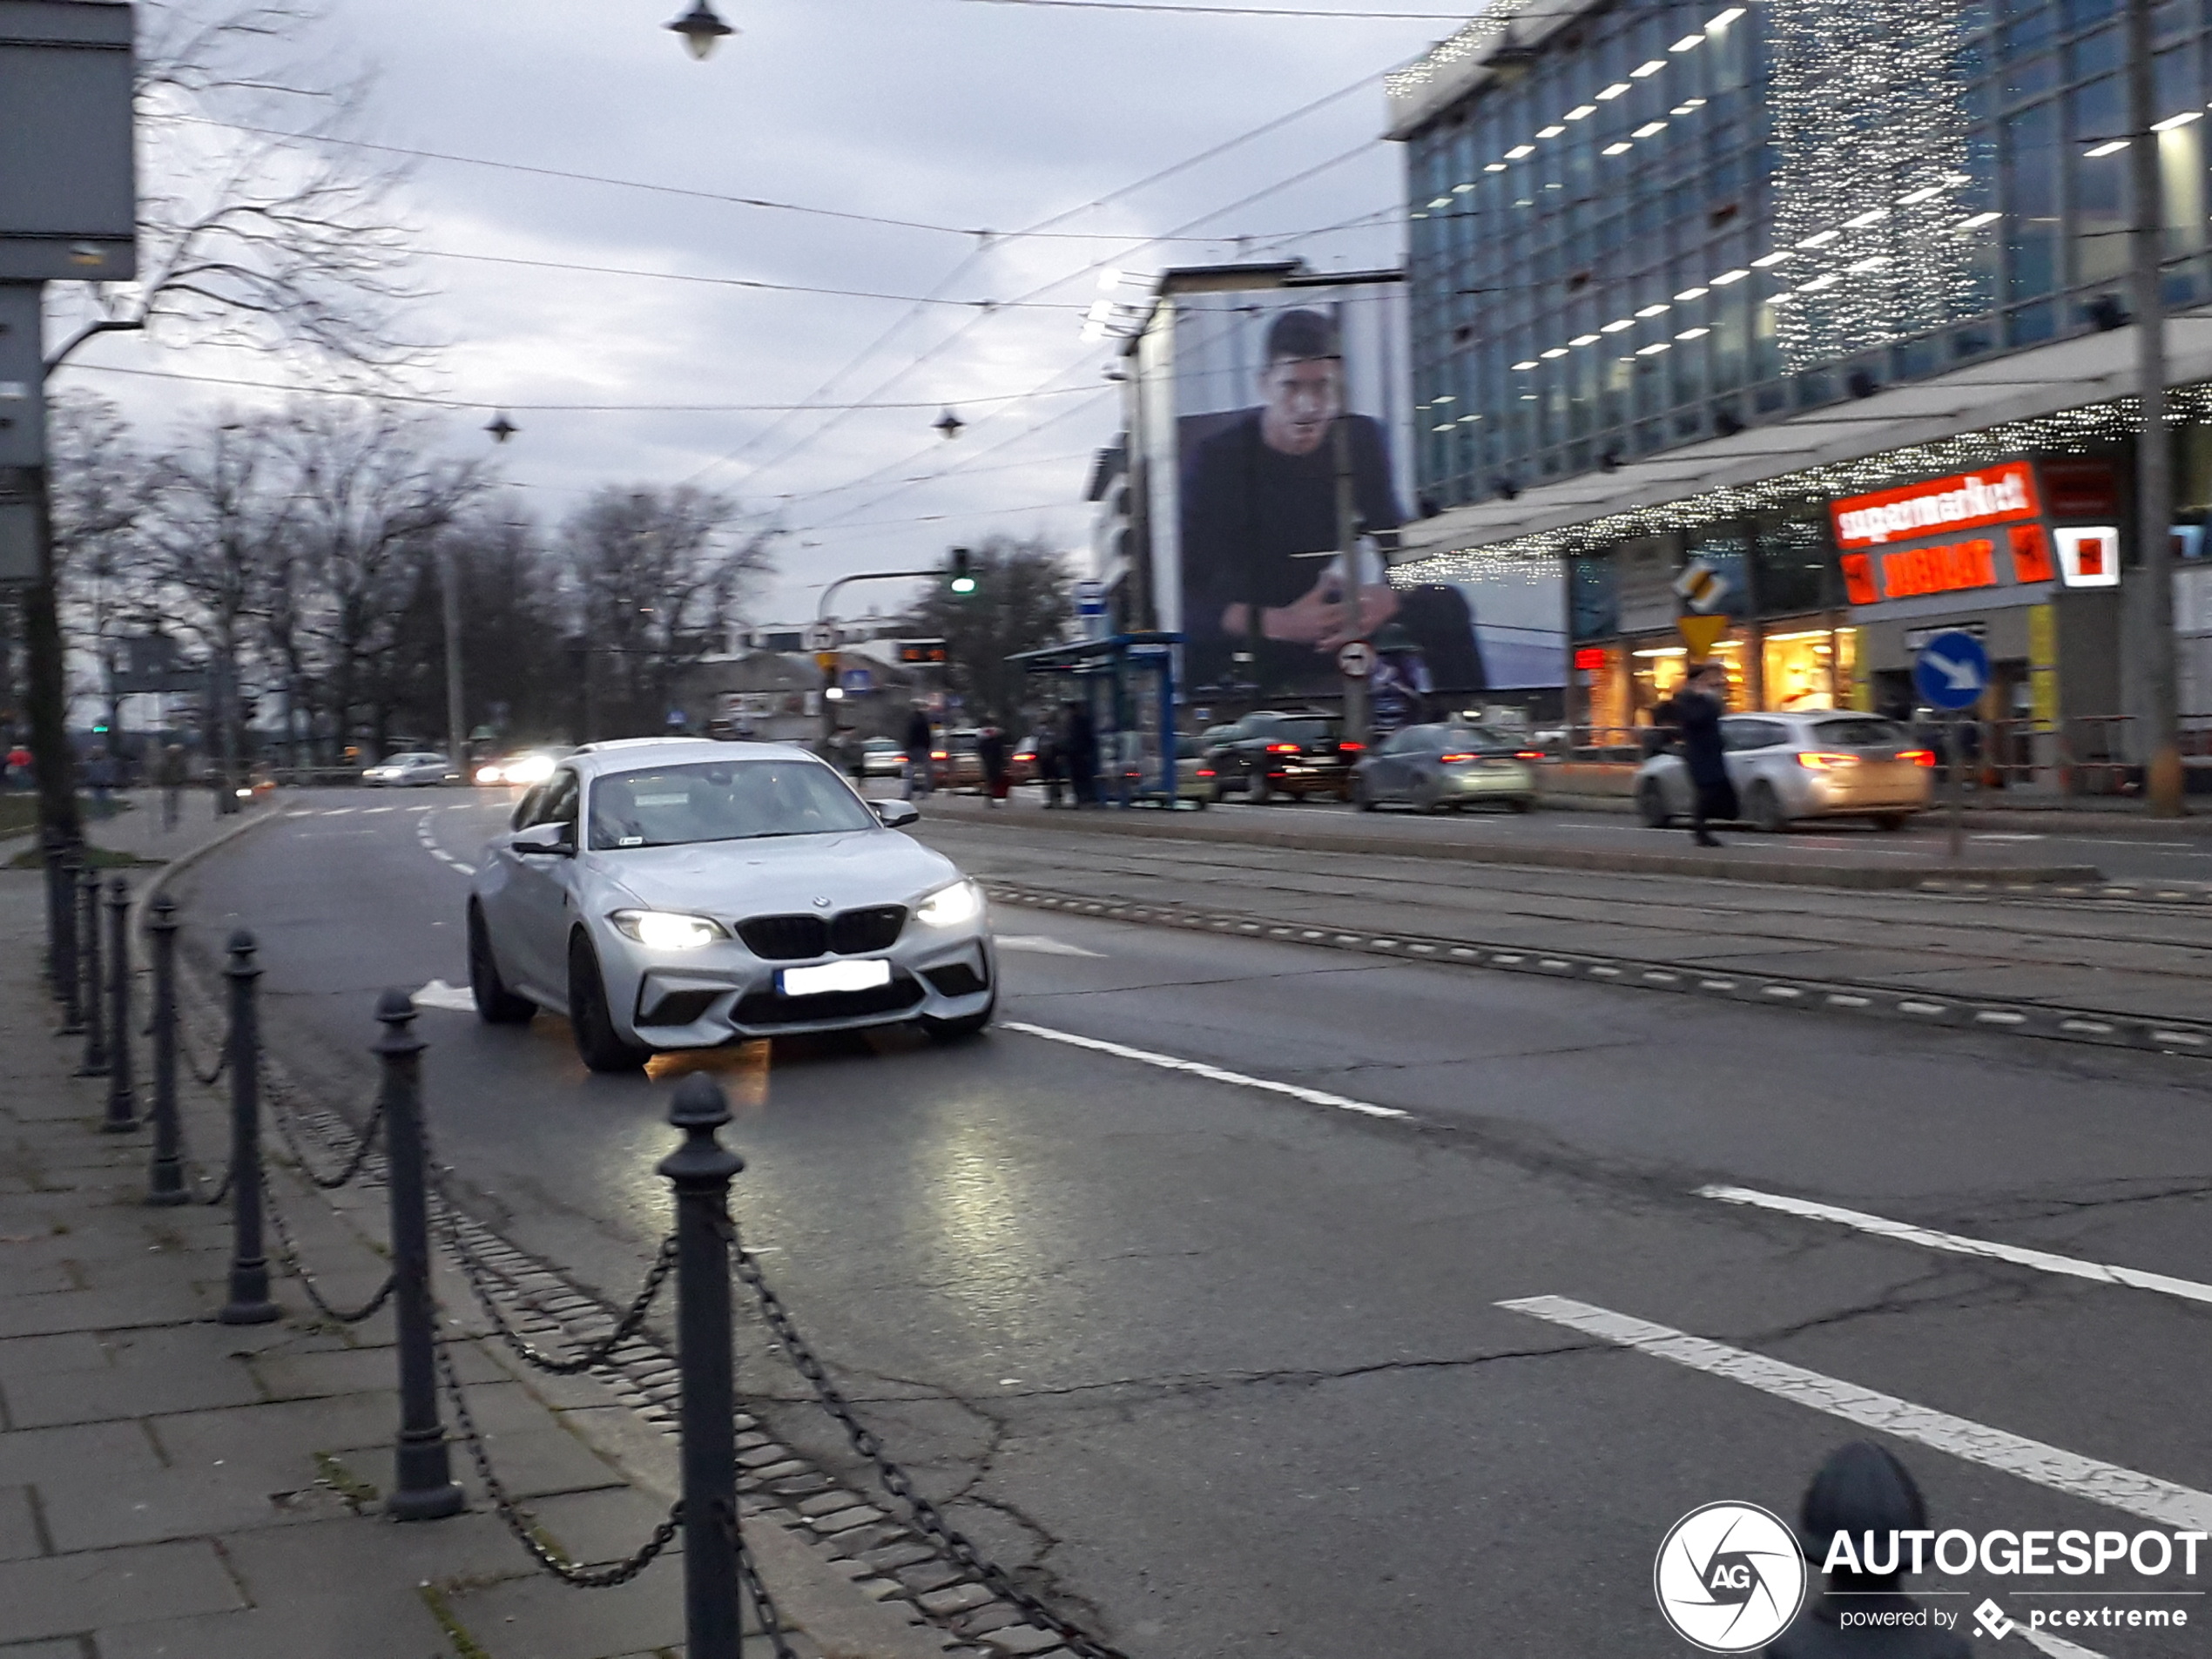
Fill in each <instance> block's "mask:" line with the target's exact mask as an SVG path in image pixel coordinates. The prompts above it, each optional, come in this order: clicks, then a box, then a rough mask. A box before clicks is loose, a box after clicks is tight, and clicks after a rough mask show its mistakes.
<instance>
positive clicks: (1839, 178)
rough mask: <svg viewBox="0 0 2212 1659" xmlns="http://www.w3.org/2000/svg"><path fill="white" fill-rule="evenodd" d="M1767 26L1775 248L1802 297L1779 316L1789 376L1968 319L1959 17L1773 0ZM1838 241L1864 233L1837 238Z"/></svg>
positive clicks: (1893, 5)
mask: <svg viewBox="0 0 2212 1659" xmlns="http://www.w3.org/2000/svg"><path fill="white" fill-rule="evenodd" d="M1761 10H1763V11H1764V14H1765V20H1766V44H1767V61H1768V69H1767V110H1768V118H1769V120H1770V123H1771V132H1772V143H1773V145H1774V148H1775V155H1776V164H1777V165H1776V170H1775V176H1774V185H1773V195H1772V198H1771V199H1772V201H1773V204H1774V206H1773V212H1774V229H1773V236H1774V246H1775V247H1776V248H1777V249H1784V248H1787V249H1789V250H1791V254H1792V256H1793V260H1794V262H1793V263H1792V264H1791V266H1790V267H1789V272H1788V274H1789V275H1790V277H1791V279H1793V280H1794V281H1795V284H1796V293H1794V294H1793V295H1792V296H1791V303H1789V304H1786V305H1779V306H1777V307H1776V309H1775V311H1774V326H1775V331H1776V338H1777V342H1778V343H1779V345H1780V346H1781V348H1782V358H1783V363H1784V368H1785V369H1786V370H1787V371H1788V372H1791V373H1795V372H1797V370H1800V369H1804V368H1811V367H1813V366H1815V365H1817V364H1820V363H1828V362H1833V361H1836V360H1837V359H1838V358H1839V357H1844V356H1848V355H1849V354H1851V353H1853V352H1858V351H1864V350H1865V349H1867V348H1868V347H1873V346H1880V345H1885V344H1887V343H1888V342H1889V341H1893V340H1900V339H1904V338H1905V337H1907V336H1909V335H1912V334H1925V333H1927V332H1929V331H1931V330H1932V329H1935V328H1939V327H1942V326H1943V325H1944V324H1945V323H1946V322H1948V321H1950V320H1952V319H1953V318H1954V317H1957V316H1959V315H1962V314H1966V313H1968V312H1970V311H1972V310H1973V309H1974V307H1973V304H1972V302H1971V301H1972V294H1971V287H1970V285H1971V282H1972V271H1971V266H1970V245H1969V243H1968V242H1967V241H1966V239H1964V238H1962V237H1961V236H1960V235H1959V233H1958V229H1957V225H1958V220H1959V213H1960V211H1961V210H1960V208H1959V205H1958V204H1959V196H1958V193H1957V192H1958V190H1959V186H1961V185H1970V184H1972V183H1973V182H1974V179H1973V173H1972V172H1970V171H1969V167H1968V154H1967V140H1966V126H1967V122H1966V103H1965V99H1966V82H1965V79H1964V78H1963V77H1961V76H1960V75H1959V72H1958V68H1957V64H1958V55H1959V47H1960V39H1959V11H1958V9H1957V8H1955V7H1952V6H1932V5H1926V4H1922V3H1917V0H1766V3H1765V4H1764V6H1763V7H1762V8H1761ZM1843 227H1848V228H1851V229H1853V230H1856V231H1857V232H1858V234H1857V235H1855V236H1839V235H1835V234H1831V233H1833V232H1835V231H1837V230H1838V229H1839V228H1843ZM1870 233H1871V234H1870ZM1808 240H1810V241H1811V242H1812V243H1813V244H1814V246H1807V242H1808ZM1870 244H1871V246H1870ZM1877 260H1878V261H1879V262H1878V263H1876V262H1875V261H1877ZM1823 279H1826V280H1823Z"/></svg>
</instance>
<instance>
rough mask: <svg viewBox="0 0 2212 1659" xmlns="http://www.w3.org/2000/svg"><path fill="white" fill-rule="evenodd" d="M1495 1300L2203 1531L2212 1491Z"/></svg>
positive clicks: (1783, 1369) (1753, 1362)
mask: <svg viewBox="0 0 2212 1659" xmlns="http://www.w3.org/2000/svg"><path fill="white" fill-rule="evenodd" d="M1498 1305H1499V1306H1500V1307H1501V1308H1505V1309H1507V1311H1508V1312H1514V1313H1526V1314H1527V1315H1528V1316H1529V1317H1530V1318H1538V1319H1543V1320H1546V1321H1548V1322H1549V1323H1550V1324H1553V1325H1561V1326H1563V1327H1564V1328H1566V1329H1567V1330H1569V1331H1579V1332H1581V1333H1582V1334H1583V1335H1585V1336H1590V1337H1595V1338H1597V1339H1599V1340H1600V1341H1602V1342H1610V1343H1614V1344H1616V1345H1619V1346H1621V1347H1623V1348H1633V1349H1635V1351H1636V1352H1639V1353H1646V1354H1649V1355H1650V1356H1651V1357H1652V1358H1654V1359H1665V1360H1669V1361H1670V1362H1671V1363H1673V1364H1675V1365H1677V1366H1687V1367H1688V1368H1689V1369H1690V1370H1692V1371H1702V1372H1705V1373H1706V1374H1707V1375H1709V1376H1714V1377H1725V1378H1727V1379H1729V1380H1730V1382H1738V1383H1742V1384H1743V1385H1744V1386H1746V1387H1749V1388H1756V1389H1757V1390H1758V1391H1759V1392H1760V1393H1763V1394H1771V1395H1773V1396H1774V1397H1775V1398H1776V1399H1786V1400H1791V1401H1792V1402H1794V1403H1795V1404H1797V1405H1799V1406H1809V1407H1811V1409H1812V1410H1814V1411H1817V1412H1825V1413H1827V1414H1828V1415H1829V1416H1831V1417H1840V1418H1842V1419H1843V1420H1844V1421H1845V1422H1848V1423H1856V1424H1858V1425H1859V1426H1861V1427H1863V1428H1871V1429H1877V1430H1879V1431H1880V1432H1881V1433H1885V1434H1894V1435H1895V1436H1897V1437H1898V1439H1899V1440H1915V1441H1918V1442H1919V1444H1920V1445H1922V1446H1926V1447H1933V1448H1934V1449H1935V1450H1937V1451H1939V1452H1947V1453H1950V1454H1951V1455H1952V1457H1956V1458H1963V1459H1964V1460H1966V1461H1967V1462H1969V1463H1979V1464H1980V1465H1981V1466H1982V1467H1984V1468H1989V1469H1997V1470H2000V1471H2001V1472H2002V1473H2004V1474H2016V1475H2018V1476H2019V1477H2020V1479H2021V1480H2032V1481H2033V1482H2034V1483H2035V1484H2036V1485H2037V1486H2040V1487H2049V1488H2050V1489H2051V1490H2052V1491H2054V1492H2062V1493H2064V1494H2067V1496H2068V1497H2070V1498H2083V1499H2087V1501H2089V1502H2091V1503H2101V1504H2103V1505H2104V1506H2105V1507H2107V1508H2110V1509H2117V1510H2119V1511H2121V1513H2122V1514H2130V1515H2138V1516H2141V1518H2142V1519H2143V1520H2145V1521H2150V1522H2152V1523H2154V1524H2155V1525H2157V1526H2161V1527H2170V1528H2172V1529H2174V1530H2175V1531H2190V1532H2207V1531H2212V1493H2205V1492H2199V1491H2197V1490H2196V1489H2195V1487H2185V1486H2180V1485H2177V1484H2176V1483H2175V1482H2174V1481H2171V1480H2161V1479H2160V1478H2159V1477H2158V1476H2156V1475H2155V1474H2140V1473H2138V1472H2137V1471H2135V1470H2134V1469H2128V1468H2122V1467H2121V1466H2120V1465H2118V1464H2116V1463H2106V1462H2102V1461H2101V1460H2098V1459H2096V1458H2088V1457H2083V1456H2081V1455H2080V1454H2079V1453H2074V1452H2068V1451H2066V1450H2063V1449H2062V1448H2060V1447H2055V1446H2050V1445H2047V1444H2046V1443H2044V1442H2043V1441H2041V1440H2028V1439H2027V1438H2026V1437H2025V1436H2022V1435H2019V1434H2012V1433H2006V1431H2005V1430H2003V1429H2000V1428H1992V1427H1990V1426H1988V1425H1987V1424H1986V1423H1977V1422H1975V1421H1973V1420H1972V1419H1970V1418H1965V1417H1954V1416H1952V1414H1951V1413H1948V1412H1939V1411H1933V1410H1931V1409H1930V1408H1929V1407H1927V1406H1916V1405H1914V1404H1913V1403H1912V1401H1911V1400H1909V1399H1898V1397H1897V1396H1896V1395H1894V1394H1885V1393H1878V1392H1876V1391H1875V1390H1873V1389H1871V1388H1862V1387H1860V1386H1858V1384H1856V1383H1851V1382H1845V1381H1844V1380H1843V1379H1841V1378H1838V1377H1830V1376H1824V1375H1823V1374H1822V1373H1821V1372H1817V1371H1809V1370H1807V1369H1806V1368H1805V1367H1804V1366H1793V1365H1790V1364H1788V1363H1786V1362H1785V1361H1783V1360H1780V1359H1769V1358H1768V1357H1767V1356H1766V1355H1765V1354H1763V1353H1753V1352H1750V1350H1749V1349H1745V1348H1732V1347H1730V1346H1729V1345H1727V1344H1726V1343H1722V1342H1713V1341H1710V1340H1709V1339H1706V1338H1703V1337H1694V1336H1691V1335H1690V1334H1689V1332H1683V1331H1676V1330H1675V1329H1673V1328H1672V1327H1671V1326H1669V1325H1654V1324H1652V1323H1651V1322H1650V1321H1649V1320H1648V1319H1639V1318H1633V1317H1632V1316H1630V1315H1629V1314H1626V1313H1615V1312H1612V1311H1611V1310H1610V1309H1608V1308H1602V1307H1594V1306H1592V1305H1590V1304H1589V1303H1588V1302H1577V1301H1575V1300H1574V1299H1573V1298H1569V1297H1564V1296H1527V1297H1521V1298H1516V1299H1514V1300H1513V1301H1509V1302H1501V1303H1499V1304H1498Z"/></svg>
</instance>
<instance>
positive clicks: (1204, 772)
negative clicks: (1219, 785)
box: [1198, 766, 1213, 778]
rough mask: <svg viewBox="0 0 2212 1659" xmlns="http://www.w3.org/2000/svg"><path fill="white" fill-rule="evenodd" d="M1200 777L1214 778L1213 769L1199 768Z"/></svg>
mask: <svg viewBox="0 0 2212 1659" xmlns="http://www.w3.org/2000/svg"><path fill="white" fill-rule="evenodd" d="M1198 776H1200V777H1201V778H1211V777H1212V776H1213V768H1212V767H1211V766H1201V767H1199V768H1198Z"/></svg>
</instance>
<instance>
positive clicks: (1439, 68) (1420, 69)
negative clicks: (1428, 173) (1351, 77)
mask: <svg viewBox="0 0 2212 1659" xmlns="http://www.w3.org/2000/svg"><path fill="white" fill-rule="evenodd" d="M1530 3H1531V0H1492V3H1491V6H1490V9H1489V10H1487V11H1485V12H1483V13H1482V14H1481V15H1480V17H1474V18H1471V19H1470V20H1469V21H1468V23H1467V26H1466V27H1465V28H1463V29H1461V30H1460V31H1459V33H1457V34H1455V35H1453V36H1451V37H1449V38H1447V39H1445V40H1440V41H1439V42H1437V44H1435V45H1433V46H1432V47H1430V48H1429V50H1428V51H1426V52H1424V53H1422V54H1421V55H1420V57H1417V58H1415V59H1414V60H1413V62H1412V63H1410V64H1406V65H1404V66H1403V67H1402V68H1399V69H1394V70H1392V71H1390V72H1389V73H1388V74H1386V75H1385V76H1384V77H1383V91H1384V94H1385V95H1386V97H1387V98H1389V100H1390V105H1391V108H1392V110H1393V112H1396V111H1402V110H1404V109H1405V108H1406V107H1408V106H1410V105H1413V104H1415V103H1418V102H1419V101H1420V98H1422V97H1423V96H1424V95H1425V94H1426V92H1427V91H1428V89H1429V87H1430V86H1431V85H1432V84H1433V83H1434V82H1436V81H1438V80H1440V79H1441V78H1444V77H1445V76H1447V75H1448V74H1449V73H1450V72H1451V71H1453V70H1455V69H1458V68H1459V67H1460V65H1461V64H1474V63H1478V62H1480V60H1481V59H1483V58H1486V57H1489V56H1490V49H1491V47H1492V46H1493V45H1494V44H1496V42H1497V39H1498V37H1500V36H1501V35H1502V34H1504V33H1505V32H1506V30H1507V26H1508V25H1509V24H1511V23H1512V22H1513V20H1514V18H1515V17H1519V16H1520V15H1521V13H1522V12H1523V11H1526V10H1527V9H1528V7H1529V5H1530Z"/></svg>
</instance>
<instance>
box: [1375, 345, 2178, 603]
mask: <svg viewBox="0 0 2212 1659" xmlns="http://www.w3.org/2000/svg"><path fill="white" fill-rule="evenodd" d="M2139 419H2140V417H2139V415H2138V412H2137V403H2136V400H2135V399H2134V398H2132V397H2121V398H2114V399H2113V400H2111V401H2108V402H2104V403H2091V404H2087V405H2084V406H2083V407H2081V408H2073V409H2060V410H2057V411H2055V412H2054V413H2053V414H2050V415H2033V416H2030V417H2029V418H2027V419H2025V420H2020V421H2002V422H2000V423H1999V424H1998V425H1995V426H1992V427H1986V428H1982V429H1981V430H1980V431H1979V432H1962V433H1959V434H1958V435H1955V436H1952V437H1948V438H1939V439H1935V440H1933V441H1932V442H1927V443H1914V444H1907V445H1906V446H1905V447H1904V448H1898V449H1886V450H1884V451H1883V452H1882V453H1880V454H1879V455H1863V456H1861V457H1859V458H1858V460H1855V461H1838V462H1831V463H1829V464H1827V465H1825V466H1820V467H1807V468H1804V469H1800V470H1798V471H1796V472H1786V473H1780V474H1777V475H1775V476H1774V477H1771V478H1763V479H1760V480H1758V481H1757V482H1752V483H1747V484H1725V485H1723V486H1721V487H1720V488H1718V489H1708V490H1703V491H1701V492H1700V493H1698V494H1696V495H1694V496H1684V497H1683V498H1682V499H1681V500H1679V501H1672V502H1662V503H1659V504H1657V505H1655V506H1650V507H1636V508H1631V509H1629V510H1627V511H1625V512H1619V513H1610V514H1608V515H1607V516H1604V517H1602V518H1597V519H1593V520H1591V521H1590V522H1589V523H1584V524H1574V525H1568V526H1564V527H1562V528H1561V529H1553V530H1541V531H1538V532H1536V533H1535V534H1534V535H1530V536H1512V537H1509V538H1507V539H1506V540H1504V541H1500V542H1491V543H1485V544H1482V545H1480V546H1470V547H1464V548H1454V549H1453V550H1449V551H1447V552H1441V553H1432V554H1427V555H1425V556H1421V557H1418V558H1413V559H1409V560H1407V561H1406V563H1402V564H1399V565H1396V566H1394V567H1393V569H1392V570H1391V572H1390V580H1391V585H1392V586H1393V587H1399V588H1411V587H1417V586H1419V585H1420V584H1421V583H1429V582H1467V581H1474V580H1481V579H1486V578H1492V577H1495V575H1496V574H1497V573H1498V572H1499V571H1500V570H1504V569H1507V568H1509V567H1510V562H1512V561H1525V562H1527V563H1529V564H1531V565H1533V566H1534V567H1536V568H1538V569H1545V568H1548V566H1549V563H1550V562H1551V561H1553V560H1554V559H1558V558H1561V557H1564V556H1572V555H1575V554H1587V553H1599V552H1602V551H1604V550H1607V549H1608V548H1610V547H1611V546H1612V545H1613V544H1614V543H1616V542H1623V541H1628V540H1629V539H1631V538H1633V537H1635V536H1655V535H1663V534H1666V533H1668V532H1670V531H1676V530H1694V529H1698V528H1700V527H1702V526H1703V525H1706V524H1710V523H1714V522H1715V521H1716V520H1721V519H1730V518H1743V517H1745V516H1749V515H1750V514H1753V513H1759V512H1766V511H1771V510H1773V509H1779V508H1785V507H1797V508H1802V507H1804V506H1805V505H1806V504H1808V503H1815V504H1824V503H1825V502H1828V501H1830V500H1832V499H1833V498H1835V497H1836V496H1857V495H1863V494H1865V492H1867V491H1869V490H1874V489H1887V488H1889V487H1891V486H1892V485H1896V484H1904V483H1912V482H1916V481H1918V480H1919V479H1922V478H1938V477H1941V476H1943V475H1945V474H1946V473H1955V472H1963V471H1965V470H1966V469H1969V468H1973V467H1982V466H1987V465H1988V464H1989V463H1991V462H1995V461H2007V460H2012V459H2015V458H2017V457H2019V456H2020V455H2086V454H2090V453H2093V452H2095V451H2099V450H2108V449H2110V448H2113V447H2114V446H2115V445H2118V444H2121V443H2123V442H2127V441H2128V439H2129V438H2130V437H2132V436H2133V435H2134V432H2135V429H2136V427H2137V424H2138V421H2139ZM2166 421H2167V424H2168V426H2169V427H2183V426H2189V425H2195V424H2199V423H2203V422H2212V382H2207V383H2200V384H2198V385H2195V386H2188V387H2179V388H2174V389H2172V390H2170V391H2169V392H2168V395H2167V401H2166Z"/></svg>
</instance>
